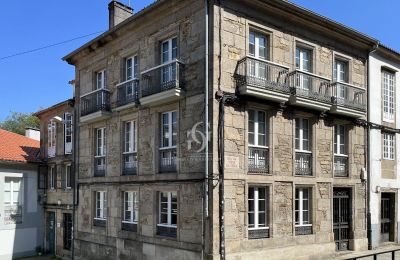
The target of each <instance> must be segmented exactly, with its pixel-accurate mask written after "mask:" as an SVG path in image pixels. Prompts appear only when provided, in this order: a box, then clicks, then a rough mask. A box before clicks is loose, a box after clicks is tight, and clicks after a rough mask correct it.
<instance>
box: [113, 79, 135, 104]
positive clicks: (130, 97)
mask: <svg viewBox="0 0 400 260" xmlns="http://www.w3.org/2000/svg"><path fill="white" fill-rule="evenodd" d="M117 95H118V98H117V108H116V109H115V110H116V111H118V110H122V109H126V108H131V107H134V106H135V105H137V103H138V102H139V80H138V79H130V80H128V81H125V82H122V83H120V84H117Z"/></svg>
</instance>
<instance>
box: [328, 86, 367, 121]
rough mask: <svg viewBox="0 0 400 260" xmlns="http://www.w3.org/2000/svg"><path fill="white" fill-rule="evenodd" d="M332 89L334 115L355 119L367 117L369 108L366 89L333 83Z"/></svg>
mask: <svg viewBox="0 0 400 260" xmlns="http://www.w3.org/2000/svg"><path fill="white" fill-rule="evenodd" d="M331 88H332V93H333V95H332V103H333V106H332V108H331V112H332V113H335V114H340V115H345V116H351V117H355V118H360V117H363V116H365V111H366V108H367V103H366V98H367V95H366V92H365V89H363V88H360V87H356V86H353V85H350V84H347V83H343V82H335V83H332V84H331Z"/></svg>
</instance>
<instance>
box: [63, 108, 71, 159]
mask: <svg viewBox="0 0 400 260" xmlns="http://www.w3.org/2000/svg"><path fill="white" fill-rule="evenodd" d="M64 153H65V154H71V153H72V114H71V113H65V114H64Z"/></svg>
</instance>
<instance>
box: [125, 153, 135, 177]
mask: <svg viewBox="0 0 400 260" xmlns="http://www.w3.org/2000/svg"><path fill="white" fill-rule="evenodd" d="M123 159H124V165H123V170H122V173H123V174H124V175H133V174H136V171H137V154H136V153H124V154H123Z"/></svg>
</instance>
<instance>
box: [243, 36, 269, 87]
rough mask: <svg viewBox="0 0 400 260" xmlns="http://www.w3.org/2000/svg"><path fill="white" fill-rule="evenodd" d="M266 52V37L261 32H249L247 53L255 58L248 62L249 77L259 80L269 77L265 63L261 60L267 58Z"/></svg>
mask: <svg viewBox="0 0 400 260" xmlns="http://www.w3.org/2000/svg"><path fill="white" fill-rule="evenodd" d="M267 53H268V52H267V38H266V37H265V36H264V35H262V34H259V33H254V32H250V37H249V55H250V56H251V57H254V58H255V59H251V60H250V62H249V64H248V66H249V68H248V69H249V75H250V77H254V78H257V79H261V80H266V79H268V78H269V77H268V70H267V64H266V63H265V62H262V60H268V56H267Z"/></svg>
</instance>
